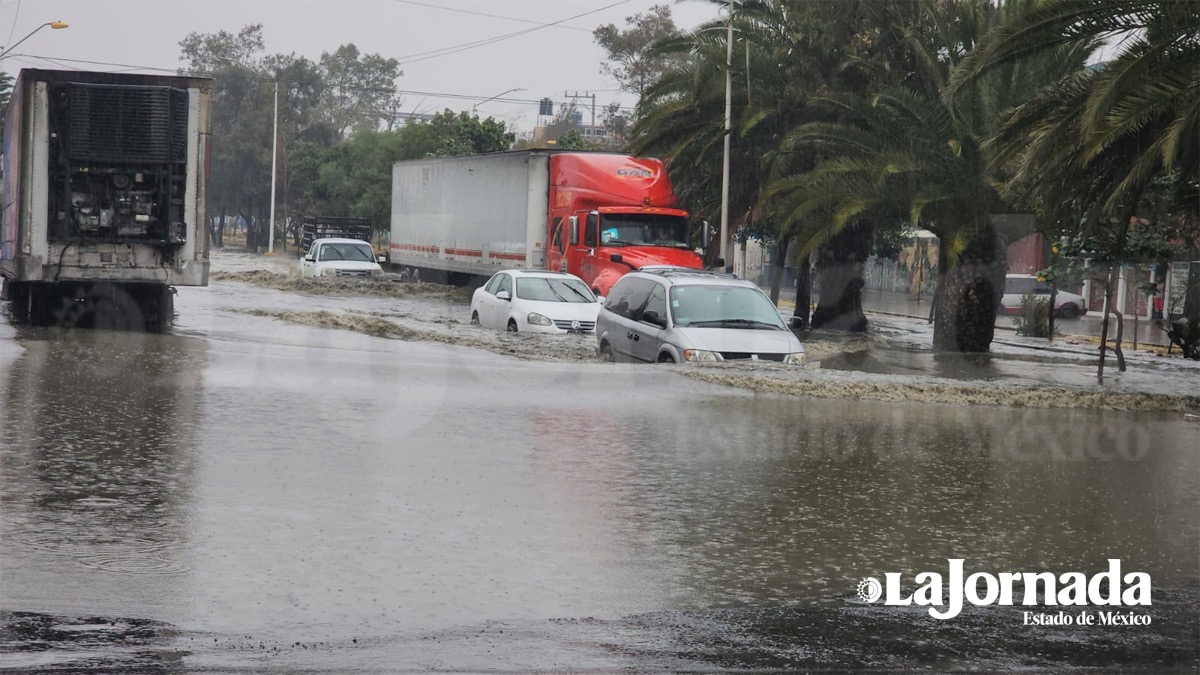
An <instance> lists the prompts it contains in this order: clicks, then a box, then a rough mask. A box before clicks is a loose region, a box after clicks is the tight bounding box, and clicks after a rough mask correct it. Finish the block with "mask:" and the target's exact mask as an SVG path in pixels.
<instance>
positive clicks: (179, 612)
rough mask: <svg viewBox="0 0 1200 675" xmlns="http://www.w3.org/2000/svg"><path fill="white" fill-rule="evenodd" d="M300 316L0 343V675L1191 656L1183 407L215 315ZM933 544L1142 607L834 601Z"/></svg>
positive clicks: (908, 568) (1190, 501)
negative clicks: (1120, 583)
mask: <svg viewBox="0 0 1200 675" xmlns="http://www.w3.org/2000/svg"><path fill="white" fill-rule="evenodd" d="M311 302H312V301H310V300H304V299H300V300H298V299H296V298H294V297H292V296H288V295H287V294H283V293H278V294H276V293H275V292H268V291H253V290H247V289H246V288H243V287H235V286H221V285H219V284H218V285H215V286H214V288H211V289H208V290H205V291H198V290H197V291H190V290H185V291H183V292H181V295H180V297H179V303H178V304H179V312H180V325H179V326H178V328H177V330H176V332H175V334H173V335H127V334H112V333H105V332H102V331H74V332H71V331H55V330H32V329H25V328H21V329H12V328H10V327H5V328H4V330H5V333H4V334H3V338H2V339H5V340H7V341H8V343H9V344H10V345H15V348H14V349H7V350H6V351H4V352H2V353H0V476H2V477H3V480H2V481H0V541H3V542H4V545H3V547H0V584H2V586H0V668H13V669H18V670H22V669H23V670H25V671H28V672H42V671H45V670H51V669H55V668H57V669H62V670H74V671H79V670H83V671H87V670H92V671H93V672H103V671H111V670H134V671H142V672H147V671H163V672H177V671H178V670H180V669H183V670H189V669H195V670H215V671H220V670H254V671H262V672H291V671H294V670H297V669H315V670H320V671H333V670H358V671H373V672H392V671H394V670H397V669H414V670H428V669H435V668H453V669H465V670H491V669H505V670H529V669H541V670H559V669H564V668H579V669H617V668H632V669H655V668H684V669H701V670H703V669H711V668H728V667H738V668H741V667H750V668H755V667H764V668H787V667H800V668H808V669H835V670H840V669H867V670H875V669H879V668H895V669H901V670H908V669H914V668H967V669H971V668H974V669H986V670H996V669H1009V668H1018V667H1019V668H1045V669H1049V670H1057V669H1061V668H1066V667H1074V666H1098V665H1119V666H1121V667H1124V668H1130V669H1142V670H1147V671H1154V672H1157V671H1160V670H1163V669H1179V670H1188V669H1192V668H1195V667H1197V665H1198V661H1197V659H1198V658H1200V645H1198V644H1197V629H1198V628H1200V626H1198V624H1197V620H1196V617H1197V616H1198V615H1200V611H1198V609H1200V553H1198V551H1200V452H1197V445H1196V438H1197V427H1196V425H1195V424H1192V423H1189V422H1187V421H1185V420H1184V418H1183V417H1182V416H1181V415H1179V414H1176V413H1165V412H1164V413H1151V412H1138V413H1133V412H1119V411H1094V410H1047V409H1019V408H1006V407H999V406H971V407H964V406H953V405H942V404H914V403H889V402H876V401H848V400H826V399H813V398H794V397H783V396H772V395H763V394H755V393H753V392H750V391H744V390H738V389H731V388H727V387H721V386H718V385H714V384H709V383H705V382H699V381H696V380H693V379H690V378H684V377H679V376H678V375H677V374H675V373H674V372H671V370H670V369H656V368H640V367H636V366H628V367H627V366H623V365H613V364H599V363H586V362H585V363H548V362H531V361H520V360H515V359H511V358H507V357H504V356H500V355H497V354H493V353H489V352H484V351H479V350H473V349H466V348H461V347H457V346H453V345H446V344H435V343H427V342H409V341H404V340H387V339H380V338H377V337H372V336H369V335H362V334H359V333H355V332H352V331H341V330H327V329H321V328H316V327H309V326H303V325H291V324H287V323H283V322H280V321H278V320H276V319H274V318H272V317H270V316H256V315H254V314H249V313H246V312H240V311H238V312H232V311H228V310H227V309H226V308H228V307H238V306H244V307H268V308H270V309H271V311H280V312H283V311H293V310H297V309H299V308H307V309H311V308H310V307H308V304H309V303H311ZM356 307H357V309H359V310H362V311H381V312H382V311H418V312H420V311H425V310H420V308H419V306H417V305H411V306H410V305H404V306H397V305H388V306H381V305H378V304H368V303H366V302H365V301H364V304H362V305H356ZM307 309H305V311H307ZM428 311H430V312H433V310H428ZM948 558H965V559H966V560H967V561H968V568H969V569H971V570H975V571H986V572H990V573H993V574H994V573H998V572H1001V571H1054V572H1056V573H1059V572H1065V571H1083V572H1088V573H1092V572H1097V571H1101V570H1103V569H1104V568H1105V565H1106V563H1105V561H1106V560H1107V559H1108V558H1120V559H1121V560H1122V566H1123V569H1124V570H1126V571H1144V572H1146V573H1148V574H1150V575H1151V576H1152V578H1153V582H1154V590H1155V595H1154V600H1155V605H1154V606H1153V607H1151V608H1148V610H1147V611H1148V613H1149V614H1151V615H1152V616H1153V617H1154V619H1155V621H1154V623H1153V624H1152V625H1151V626H1149V627H1125V628H1120V629H1118V628H1114V627H1109V628H1105V629H1102V630H1101V629H1096V630H1057V629H1042V628H1037V627H1029V626H1024V625H1022V621H1021V613H1020V612H1019V611H1016V610H1017V609H1019V608H1013V610H1012V611H1007V610H1005V609H1004V608H981V609H980V610H978V611H969V612H964V615H963V616H962V617H960V618H958V619H955V620H953V621H949V622H938V621H935V620H932V619H930V618H929V617H928V615H927V614H925V613H923V612H918V611H911V609H906V608H890V607H881V606H877V605H872V606H867V605H864V604H863V603H861V602H858V601H856V600H855V598H854V590H855V587H856V584H857V582H858V581H859V580H860V579H862V578H863V577H864V576H878V577H881V578H882V575H883V574H885V573H886V572H901V573H903V574H904V575H905V577H906V578H909V579H911V578H912V576H913V575H915V574H916V573H918V572H922V571H941V572H943V573H944V571H945V570H946V566H947V562H946V561H947V559H948Z"/></svg>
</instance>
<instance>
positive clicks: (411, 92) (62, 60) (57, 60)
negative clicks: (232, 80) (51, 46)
mask: <svg viewBox="0 0 1200 675" xmlns="http://www.w3.org/2000/svg"><path fill="white" fill-rule="evenodd" d="M9 58H13V59H18V58H23V59H40V60H42V61H48V62H50V63H54V64H57V65H61V66H63V67H68V66H66V65H65V64H68V63H85V64H88V65H93V66H110V67H114V68H129V69H132V70H153V71H157V72H163V73H171V74H172V75H178V74H179V71H178V70H173V69H171V68H158V67H155V66H136V65H132V64H128V63H113V62H110V61H89V60H86V59H69V58H66V57H58V56H55V57H50V56H38V55H36V54H13V55H11V56H10V57H9ZM210 76H211V75H209V76H206V77H210ZM326 86H327V87H329V88H331V89H343V90H347V91H362V92H376V93H393V94H402V95H406V96H428V97H432V98H446V99H454V100H465V101H478V100H480V99H483V98H487V97H486V96H482V95H478V94H456V93H450V92H436V91H418V90H415V89H396V88H394V87H351V86H347V85H340V84H330V85H326ZM492 100H494V101H497V102H500V103H522V104H524V103H528V104H536V103H540V102H541V99H533V98H506V97H500V98H495V99H492ZM566 101H567V97H564V98H562V99H557V100H555V102H556V103H565V102H566ZM618 109H619V110H627V111H633V110H634V108H633V107H628V106H618Z"/></svg>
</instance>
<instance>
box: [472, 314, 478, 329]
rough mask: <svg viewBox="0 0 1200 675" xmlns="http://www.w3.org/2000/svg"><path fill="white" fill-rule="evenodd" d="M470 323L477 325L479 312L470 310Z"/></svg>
mask: <svg viewBox="0 0 1200 675" xmlns="http://www.w3.org/2000/svg"><path fill="white" fill-rule="evenodd" d="M471 325H472V326H478V325H479V312H471Z"/></svg>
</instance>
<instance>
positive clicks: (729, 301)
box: [671, 285, 787, 330]
mask: <svg viewBox="0 0 1200 675" xmlns="http://www.w3.org/2000/svg"><path fill="white" fill-rule="evenodd" d="M671 315H672V317H673V318H674V320H675V325H676V326H680V327H683V326H693V327H697V328H748V329H754V328H765V329H779V330H787V328H786V327H785V326H784V325H783V319H782V318H780V316H779V311H778V310H776V309H775V306H774V305H772V304H771V301H770V300H768V299H767V296H765V295H763V294H762V292H761V291H759V290H758V289H755V288H747V287H745V286H707V285H703V286H701V285H696V286H692V285H687V286H675V287H673V288H672V289H671Z"/></svg>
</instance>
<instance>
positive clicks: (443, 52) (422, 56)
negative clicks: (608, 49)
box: [397, 0, 629, 65]
mask: <svg viewBox="0 0 1200 675" xmlns="http://www.w3.org/2000/svg"><path fill="white" fill-rule="evenodd" d="M627 2H629V0H618V1H617V2H614V3H611V4H608V5H605V6H603V7H599V8H596V9H593V10H591V11H587V12H583V13H582V14H576V15H575V16H569V17H567V18H565V19H559V20H558V21H553V22H551V23H546V24H539V25H537V26H534V27H533V28H526V29H525V30H519V31H516V32H515V33H505V34H503V35H496V36H493V37H490V38H484V39H482V40H475V41H473V42H464V43H463V44H460V45H454V46H452V47H443V48H442V49H432V50H429V51H426V52H417V53H416V54H409V55H407V56H401V57H400V58H399V59H397V60H398V61H399V62H400V65H406V64H409V63H417V62H418V61H427V60H429V59H436V58H437V57H439V56H449V55H450V54H458V53H459V52H465V51H467V50H469V49H475V48H477V47H486V46H488V45H492V44H495V43H497V42H502V41H504V40H509V39H512V38H515V37H520V36H522V35H528V34H529V33H532V32H534V31H539V30H542V29H544V28H551V27H554V26H557V25H559V24H563V23H566V22H568V21H574V20H575V19H578V18H580V17H584V16H588V15H589V14H596V13H597V12H603V11H604V10H606V9H612V8H613V7H616V6H617V5H623V4H625V3H627Z"/></svg>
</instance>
